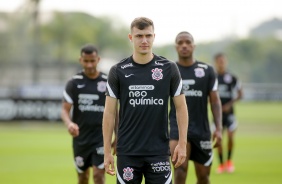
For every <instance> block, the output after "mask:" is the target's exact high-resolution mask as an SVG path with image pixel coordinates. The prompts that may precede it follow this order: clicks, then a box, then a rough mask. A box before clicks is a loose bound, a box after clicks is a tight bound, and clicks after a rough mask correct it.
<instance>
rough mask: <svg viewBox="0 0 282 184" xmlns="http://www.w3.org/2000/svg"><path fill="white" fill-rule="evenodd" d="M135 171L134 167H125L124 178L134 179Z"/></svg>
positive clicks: (127, 179)
mask: <svg viewBox="0 0 282 184" xmlns="http://www.w3.org/2000/svg"><path fill="white" fill-rule="evenodd" d="M133 171H134V169H132V168H130V167H127V168H124V169H123V179H124V180H126V181H130V180H132V179H133Z"/></svg>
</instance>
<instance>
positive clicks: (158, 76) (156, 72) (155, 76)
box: [152, 68, 163, 81]
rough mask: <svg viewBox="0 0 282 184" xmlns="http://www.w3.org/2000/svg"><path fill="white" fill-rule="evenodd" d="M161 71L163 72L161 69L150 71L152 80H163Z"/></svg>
mask: <svg viewBox="0 0 282 184" xmlns="http://www.w3.org/2000/svg"><path fill="white" fill-rule="evenodd" d="M162 71H163V70H162V69H158V68H155V69H152V72H153V74H152V78H153V79H154V80H157V81H158V80H161V79H163V74H162Z"/></svg>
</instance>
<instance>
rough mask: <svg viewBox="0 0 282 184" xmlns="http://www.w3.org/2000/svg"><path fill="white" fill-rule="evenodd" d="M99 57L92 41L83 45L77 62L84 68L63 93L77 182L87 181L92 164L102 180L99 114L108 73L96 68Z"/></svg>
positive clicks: (96, 176)
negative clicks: (71, 138) (71, 139)
mask: <svg viewBox="0 0 282 184" xmlns="http://www.w3.org/2000/svg"><path fill="white" fill-rule="evenodd" d="M99 61H100V57H99V55H98V50H97V48H96V47H95V46H94V45H92V44H87V45H85V46H83V47H82V49H81V52H80V59H79V62H80V64H81V65H82V67H83V71H81V72H79V73H77V74H76V75H74V76H73V77H72V79H70V80H69V81H68V82H67V84H66V88H65V91H64V93H63V97H64V98H63V105H62V114H61V117H62V120H63V121H64V123H65V125H66V127H67V129H68V132H69V133H70V135H71V136H72V137H73V154H74V163H75V167H76V170H77V173H78V183H79V184H87V183H88V180H89V172H90V171H89V168H90V167H92V168H93V180H94V183H95V184H104V183H105V169H104V148H103V135H102V118H103V112H104V105H105V98H106V96H105V91H106V85H107V76H106V75H105V74H104V73H102V72H100V71H98V70H97V64H98V63H99Z"/></svg>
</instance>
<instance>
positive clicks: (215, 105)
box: [209, 91, 222, 147]
mask: <svg viewBox="0 0 282 184" xmlns="http://www.w3.org/2000/svg"><path fill="white" fill-rule="evenodd" d="M209 99H210V106H211V111H212V114H213V119H214V123H215V127H216V129H215V132H214V137H213V140H214V139H216V140H215V141H216V142H215V145H214V147H217V146H218V145H220V144H221V139H222V109H221V101H220V98H219V95H218V92H217V91H211V92H210V94H209Z"/></svg>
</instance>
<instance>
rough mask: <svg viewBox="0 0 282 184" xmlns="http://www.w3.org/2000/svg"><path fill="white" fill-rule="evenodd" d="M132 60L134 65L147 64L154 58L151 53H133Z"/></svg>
mask: <svg viewBox="0 0 282 184" xmlns="http://www.w3.org/2000/svg"><path fill="white" fill-rule="evenodd" d="M132 58H133V61H134V62H135V63H138V64H147V63H149V62H150V61H151V60H152V59H153V58H154V54H153V53H152V52H149V53H147V54H139V53H133V56H132Z"/></svg>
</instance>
